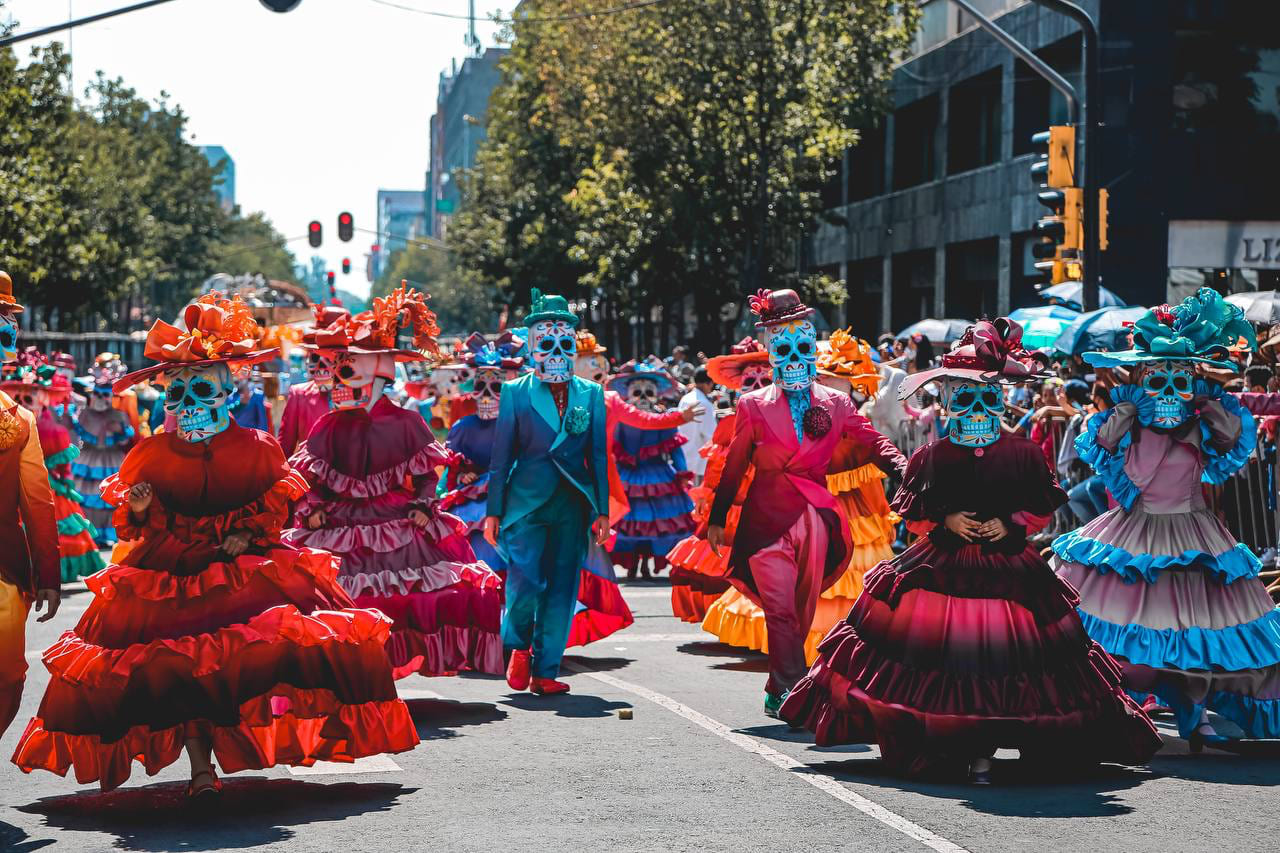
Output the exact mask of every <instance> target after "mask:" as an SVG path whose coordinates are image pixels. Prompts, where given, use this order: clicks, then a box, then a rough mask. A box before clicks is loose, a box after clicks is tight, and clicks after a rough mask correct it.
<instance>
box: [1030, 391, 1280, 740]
mask: <svg viewBox="0 0 1280 853" xmlns="http://www.w3.org/2000/svg"><path fill="white" fill-rule="evenodd" d="M1195 391H1196V394H1197V399H1198V400H1199V401H1200V405H1199V407H1198V408H1199V410H1200V412H1202V413H1204V414H1203V415H1202V414H1197V415H1193V416H1192V417H1191V418H1190V419H1189V420H1188V421H1186V422H1184V423H1183V424H1182V425H1181V426H1179V427H1177V428H1175V429H1173V430H1164V429H1153V428H1150V427H1145V426H1142V425H1141V424H1140V423H1139V418H1138V417H1137V416H1136V414H1135V409H1141V408H1142V407H1143V406H1147V405H1151V403H1150V402H1149V398H1146V397H1145V395H1144V394H1143V392H1142V390H1141V389H1140V388H1138V387H1136V386H1132V385H1128V386H1121V387H1119V388H1116V389H1113V391H1112V398H1113V399H1114V400H1115V401H1116V403H1126V402H1127V403H1130V404H1132V406H1127V407H1121V408H1113V409H1109V410H1107V411H1105V412H1102V413H1100V414H1098V415H1095V416H1094V417H1093V418H1091V419H1090V421H1089V423H1088V425H1087V427H1086V430H1085V431H1084V432H1083V433H1082V434H1081V435H1080V436H1079V437H1078V438H1077V439H1076V450H1077V451H1078V452H1079V454H1080V458H1081V459H1083V460H1084V461H1086V462H1088V463H1089V464H1090V465H1092V466H1093V468H1094V470H1096V471H1097V472H1098V473H1099V474H1100V475H1101V476H1102V477H1103V478H1104V480H1105V481H1106V484H1107V489H1108V490H1109V491H1110V492H1111V495H1112V497H1114V498H1115V500H1116V502H1117V503H1118V504H1119V506H1118V507H1116V508H1115V509H1112V510H1111V511H1109V512H1106V513H1104V514H1102V515H1101V516H1099V517H1098V518H1096V519H1094V520H1093V521H1091V522H1090V523H1088V524H1086V525H1085V526H1083V527H1081V528H1079V529H1078V530H1075V531H1072V532H1070V533H1067V534H1064V535H1062V536H1059V537H1058V538H1057V539H1056V540H1055V541H1054V543H1053V551H1054V555H1055V557H1054V560H1053V565H1054V568H1055V570H1056V571H1057V572H1058V574H1059V575H1060V576H1061V577H1062V578H1064V579H1065V580H1067V581H1068V582H1069V583H1071V585H1072V586H1074V587H1075V588H1076V589H1077V590H1079V592H1080V607H1079V611H1080V617H1081V619H1082V620H1083V622H1084V626H1085V629H1086V630H1087V631H1088V632H1089V634H1090V636H1092V637H1093V639H1095V640H1096V641H1097V642H1098V643H1099V644H1100V645H1102V646H1103V647H1104V648H1105V649H1106V650H1107V651H1108V652H1110V653H1111V654H1112V655H1113V656H1114V657H1115V658H1116V659H1117V660H1118V661H1119V663H1120V664H1121V667H1122V669H1123V671H1124V680H1125V686H1126V687H1127V688H1128V689H1129V690H1130V691H1131V692H1132V693H1134V694H1135V695H1136V696H1139V697H1140V696H1144V695H1146V694H1149V693H1153V694H1155V695H1156V696H1157V697H1159V699H1160V700H1161V701H1162V702H1163V703H1164V704H1166V705H1167V706H1168V707H1169V708H1171V709H1172V710H1173V711H1174V714H1175V715H1176V717H1177V722H1178V730H1179V732H1180V733H1181V734H1182V736H1183V737H1187V736H1189V735H1190V734H1191V732H1192V731H1193V730H1194V729H1195V728H1196V726H1197V725H1198V724H1199V722H1200V718H1201V714H1202V712H1203V711H1204V710H1205V709H1208V710H1212V711H1215V712H1217V713H1218V714H1220V715H1222V716H1223V717H1226V718H1227V719H1229V720H1231V721H1232V722H1234V723H1236V724H1237V725H1238V726H1240V728H1241V729H1243V730H1244V732H1245V734H1246V735H1247V736H1248V737H1253V738H1274V737H1280V610H1277V609H1276V607H1275V605H1274V603H1273V602H1272V600H1271V596H1270V595H1268V594H1267V591H1266V588H1265V587H1264V586H1263V583H1262V581H1261V580H1260V579H1259V578H1258V572H1259V570H1260V569H1261V565H1260V563H1259V562H1258V559H1257V558H1256V557H1255V556H1254V555H1253V553H1252V552H1250V551H1249V549H1248V548H1246V547H1245V546H1244V545H1242V544H1240V543H1238V542H1237V541H1236V540H1235V538H1234V537H1233V536H1232V535H1231V534H1230V533H1229V532H1228V531H1227V529H1226V528H1225V527H1224V526H1223V525H1222V523H1221V522H1220V521H1219V520H1218V517H1217V516H1216V515H1215V514H1214V512H1213V511H1212V509H1210V507H1209V506H1208V504H1207V503H1206V501H1205V497H1204V490H1203V488H1202V484H1220V483H1222V482H1224V481H1225V480H1226V479H1227V478H1228V477H1230V476H1231V474H1233V473H1234V472H1235V471H1237V470H1239V469H1240V468H1241V467H1242V466H1243V465H1244V464H1245V463H1246V462H1247V461H1248V459H1249V455H1250V454H1251V453H1252V452H1253V450H1254V446H1255V444H1256V441H1257V437H1256V430H1255V427H1254V422H1253V418H1252V416H1251V415H1250V414H1249V413H1248V412H1247V411H1245V410H1244V409H1243V408H1242V407H1241V406H1240V404H1239V402H1237V401H1236V400H1235V398H1234V397H1231V396H1230V395H1224V394H1223V393H1222V389H1221V388H1220V387H1218V386H1216V385H1212V384H1209V383H1205V382H1203V381H1202V380H1198V381H1197V383H1196V388H1195ZM1206 415H1212V417H1206ZM1237 424H1238V425H1239V428H1238V429H1237V427H1236V425H1237Z"/></svg>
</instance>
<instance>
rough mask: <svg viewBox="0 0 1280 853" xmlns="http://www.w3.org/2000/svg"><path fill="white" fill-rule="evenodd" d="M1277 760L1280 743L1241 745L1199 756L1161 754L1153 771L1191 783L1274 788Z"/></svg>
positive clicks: (1208, 751)
mask: <svg viewBox="0 0 1280 853" xmlns="http://www.w3.org/2000/svg"><path fill="white" fill-rule="evenodd" d="M1231 753H1236V754H1235V755H1232V754H1231ZM1277 757H1280V742H1277V741H1265V742H1264V741H1253V742H1242V743H1238V744H1232V745H1231V749H1230V750H1229V751H1223V752H1220V751H1218V750H1216V749H1211V748H1208V747H1206V749H1205V752H1203V753H1202V754H1200V755H1190V754H1187V753H1185V752H1184V753H1183V754H1181V755H1178V754H1173V755H1168V754H1165V753H1161V754H1159V755H1157V756H1156V757H1155V758H1154V759H1152V761H1151V769H1152V770H1153V771H1154V772H1155V773H1157V774H1159V775H1161V776H1168V777H1170V778H1173V779H1183V780H1186V781H1189V782H1211V783H1214V784H1218V785H1265V786H1267V787H1271V786H1273V785H1274V784H1275V780H1276V758H1277Z"/></svg>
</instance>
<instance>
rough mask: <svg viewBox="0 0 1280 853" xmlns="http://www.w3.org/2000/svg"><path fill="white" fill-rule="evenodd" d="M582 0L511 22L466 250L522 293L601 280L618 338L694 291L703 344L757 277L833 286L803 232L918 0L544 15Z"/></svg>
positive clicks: (471, 189)
mask: <svg viewBox="0 0 1280 853" xmlns="http://www.w3.org/2000/svg"><path fill="white" fill-rule="evenodd" d="M590 4H594V5H596V6H598V7H600V8H604V7H606V6H608V5H609V0H590ZM590 4H589V5H590ZM583 5H584V4H583V2H582V0H529V2H526V3H525V4H524V6H523V7H522V8H523V9H524V10H525V12H526V13H527V15H528V17H529V18H540V19H542V20H539V21H530V22H522V21H521V20H519V19H518V20H517V21H516V23H515V24H514V25H513V29H512V31H511V33H510V35H511V36H512V38H513V41H512V50H511V54H510V55H509V56H508V57H507V59H506V60H505V62H504V66H503V80H502V83H501V85H500V86H499V88H498V90H497V91H495V93H494V96H493V99H492V100H491V103H490V112H489V123H488V140H487V142H486V143H485V147H484V148H483V149H482V151H481V153H480V155H479V156H478V158H477V165H476V168H475V170H474V171H473V174H472V175H470V176H469V178H468V180H467V181H466V182H465V184H464V186H465V189H466V194H465V197H464V205H463V209H462V211H461V212H460V214H459V215H458V216H457V217H456V219H455V222H454V223H452V224H451V227H450V232H449V239H450V242H451V244H452V245H453V246H454V247H455V249H456V251H457V254H458V257H459V259H460V260H461V262H462V263H463V265H464V266H465V267H466V268H467V269H468V270H471V271H474V272H475V273H477V274H479V275H480V276H482V277H483V278H484V279H485V280H486V281H489V282H491V283H493V284H494V285H496V286H498V287H500V288H502V289H504V290H505V291H507V292H509V293H510V294H511V295H512V297H513V298H515V299H517V300H522V299H523V298H524V295H525V292H526V291H527V289H528V288H529V287H530V286H539V287H542V288H544V289H548V288H551V289H562V290H567V291H570V292H571V293H572V292H573V291H574V290H575V289H576V290H577V291H578V292H577V293H576V295H578V296H586V295H588V293H589V294H590V295H591V296H592V297H593V300H594V301H595V302H597V303H599V304H601V305H603V306H604V313H605V316H604V317H603V318H599V317H597V318H596V319H597V320H603V322H604V325H605V328H604V329H602V330H601V331H603V332H604V336H605V337H606V338H609V337H611V334H610V333H611V331H613V330H612V328H610V327H611V326H613V325H614V324H615V323H616V322H617V321H619V320H620V319H621V318H623V317H627V316H635V317H639V318H640V322H641V324H642V326H645V327H647V325H648V320H647V318H648V317H649V316H650V315H652V314H653V313H656V312H659V311H664V312H665V311H667V309H669V308H670V307H672V306H673V305H674V304H683V299H684V297H685V296H686V295H689V294H691V295H692V299H693V303H694V309H695V312H696V317H697V330H696V335H695V339H696V341H697V343H698V344H699V346H702V347H705V348H708V349H713V348H718V347H719V346H721V344H722V343H723V337H724V335H725V333H726V331H727V328H726V324H725V323H723V322H722V320H721V311H722V306H723V305H724V304H725V303H726V302H736V303H737V304H738V306H739V310H741V305H742V303H743V301H744V299H743V297H744V295H745V294H748V293H751V292H753V291H754V290H756V289H757V288H760V287H780V286H799V287H801V288H808V289H810V290H811V292H810V294H809V295H810V296H811V297H823V298H831V295H832V292H833V290H835V288H833V287H831V285H830V283H829V282H821V280H820V279H819V278H816V277H809V276H800V275H798V274H797V273H796V266H797V263H796V261H797V252H796V247H797V246H798V245H799V244H800V242H801V241H802V240H803V238H804V236H805V234H806V232H807V230H808V229H810V228H812V226H813V224H814V222H815V221H816V219H817V217H819V216H820V215H821V205H820V199H819V189H820V187H821V186H822V184H823V183H824V182H825V181H826V180H828V179H829V178H830V177H831V176H832V175H833V174H834V171H835V168H836V166H837V165H838V162H839V158H840V157H841V155H842V154H843V152H844V151H845V149H846V148H848V147H849V146H850V145H854V144H856V142H857V138H858V137H857V131H856V128H857V127H860V126H866V125H867V124H868V123H870V122H872V121H874V120H875V118H876V116H878V115H879V113H881V112H882V111H883V109H884V108H885V106H886V97H887V86H886V84H887V81H888V77H889V74H890V71H891V69H892V66H893V64H894V62H895V61H896V60H897V59H898V58H899V57H900V56H901V55H902V53H903V52H904V51H905V49H906V48H907V46H908V44H909V40H910V36H911V33H912V32H913V30H914V27H915V23H916V18H917V14H918V13H917V10H916V8H915V4H910V3H907V4H900V3H893V2H890V0H872V1H871V2H859V3H849V2H848V0H696V2H695V0H670V2H666V3H662V4H659V5H657V6H653V7H649V8H646V9H645V10H644V11H643V12H642V13H641V12H636V13H628V14H612V15H600V16H594V17H586V18H576V19H572V20H565V21H560V22H557V23H547V21H546V19H547V18H554V17H555V16H557V15H561V14H564V13H567V12H578V11H582V9H583ZM811 284H812V285H820V286H817V287H812V288H811V287H810V285H811ZM667 325H668V324H666V323H664V324H662V326H663V328H664V329H665V328H667ZM653 343H654V342H653V340H652V339H649V340H647V341H646V345H647V346H648V347H652V346H653Z"/></svg>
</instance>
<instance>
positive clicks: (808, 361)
mask: <svg viewBox="0 0 1280 853" xmlns="http://www.w3.org/2000/svg"><path fill="white" fill-rule="evenodd" d="M769 364H770V365H772V366H773V381H774V383H775V384H777V385H781V386H782V387H783V388H784V389H785V390H787V391H803V390H805V389H806V388H808V387H809V386H810V385H812V384H813V380H814V377H815V376H817V374H818V330H817V329H816V328H815V327H814V325H813V323H812V322H811V321H809V320H797V321H795V322H793V323H784V324H783V325H781V326H776V327H775V328H774V329H773V332H772V333H771V334H770V335H769Z"/></svg>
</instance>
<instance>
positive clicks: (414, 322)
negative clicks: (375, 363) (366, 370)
mask: <svg viewBox="0 0 1280 853" xmlns="http://www.w3.org/2000/svg"><path fill="white" fill-rule="evenodd" d="M402 328H409V329H411V330H412V333H413V345H414V346H415V347H417V349H401V348H400V347H399V346H397V338H398V336H399V331H400V329H402ZM439 334H440V327H439V326H437V325H436V315H435V313H434V312H433V311H432V310H431V309H430V308H428V307H427V297H426V294H424V293H419V292H418V291H417V290H414V289H413V288H411V287H409V286H408V282H405V281H401V282H400V287H399V288H397V289H396V290H393V291H391V292H390V293H388V294H387V295H386V296H380V297H377V298H375V299H374V300H373V308H371V309H370V310H368V311H361V312H360V313H359V314H356V315H355V316H348V317H345V318H341V319H338V320H337V321H335V322H334V323H332V324H331V325H329V326H327V327H325V328H323V329H316V334H315V342H316V348H317V349H320V350H327V351H330V352H343V351H346V352H352V353H356V354H361V353H363V354H366V355H391V356H394V357H395V360H396V361H425V360H427V358H428V357H429V356H434V357H439V355H440V347H439V345H438V344H437V343H436V336H437V335H439Z"/></svg>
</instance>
